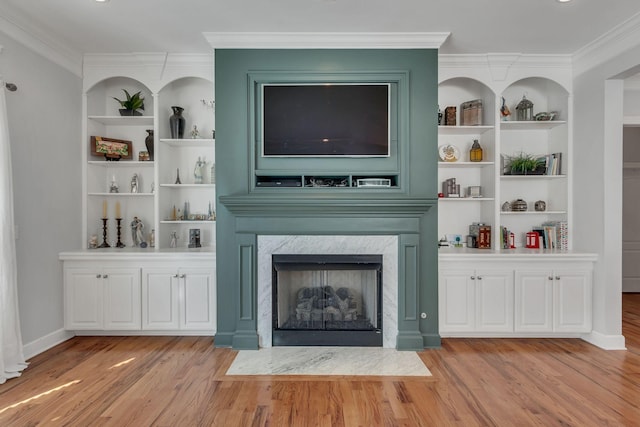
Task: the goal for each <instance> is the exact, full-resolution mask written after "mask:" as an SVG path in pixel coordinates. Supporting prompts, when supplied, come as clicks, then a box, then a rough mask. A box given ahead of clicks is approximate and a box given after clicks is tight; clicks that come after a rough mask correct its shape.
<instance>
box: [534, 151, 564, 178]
mask: <svg viewBox="0 0 640 427" xmlns="http://www.w3.org/2000/svg"><path fill="white" fill-rule="evenodd" d="M538 160H539V161H540V163H544V166H545V175H562V153H551V154H546V155H544V156H540V157H538Z"/></svg>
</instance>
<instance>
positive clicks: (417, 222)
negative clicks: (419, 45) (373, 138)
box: [215, 49, 440, 350]
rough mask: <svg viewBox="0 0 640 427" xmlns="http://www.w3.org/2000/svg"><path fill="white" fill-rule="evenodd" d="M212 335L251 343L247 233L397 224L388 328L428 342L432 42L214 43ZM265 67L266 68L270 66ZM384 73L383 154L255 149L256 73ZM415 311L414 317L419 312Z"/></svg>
mask: <svg viewBox="0 0 640 427" xmlns="http://www.w3.org/2000/svg"><path fill="white" fill-rule="evenodd" d="M215 56H216V58H215V64H216V70H215V86H216V88H215V93H216V191H217V195H218V200H217V203H216V214H217V221H216V245H217V251H216V252H217V287H218V291H217V292H218V298H217V301H218V303H217V304H218V306H217V313H218V314H217V315H218V322H217V323H218V327H217V334H216V338H215V345H216V346H221V347H227V346H228V347H233V348H236V349H255V348H257V347H258V343H259V339H258V335H257V303H258V302H257V288H256V286H257V283H256V282H257V273H256V272H257V265H256V263H257V237H258V236H260V235H267V234H269V235H293V234H299V235H345V234H348V235H382V234H385V235H396V236H398V242H399V243H398V245H399V247H398V303H399V304H398V338H397V343H396V346H397V348H398V349H403V350H416V349H422V348H424V347H435V346H439V345H440V336H439V334H438V320H437V319H438V284H437V274H438V272H437V241H438V236H437V188H436V182H437V119H436V118H437V104H438V101H437V74H438V71H437V50H435V49H362V50H354V49H292V50H286V49H285V50H278V49H275V50H270V49H216V51H215ZM274 76H275V77H274ZM327 76H330V78H332V79H335V78H338V79H340V81H345V80H351V81H356V82H361V81H372V80H373V81H381V80H384V81H386V80H389V81H390V82H391V83H392V85H393V95H392V98H393V102H394V104H393V106H392V110H393V111H392V113H393V117H392V122H393V130H392V134H393V135H392V139H393V141H394V144H395V145H394V146H393V149H392V153H391V156H390V157H388V158H384V159H367V158H329V159H296V158H288V159H287V158H283V159H267V160H265V159H264V158H261V157H260V155H259V152H260V150H259V147H258V144H259V143H260V131H259V118H260V114H261V113H260V111H259V102H258V101H257V99H258V97H259V95H257V94H258V93H259V91H258V89H257V88H256V85H257V84H258V83H257V82H258V81H262V80H265V79H267V80H268V79H272V78H275V79H277V80H278V81H282V80H283V79H287V78H291V79H293V80H295V81H306V80H314V81H318V80H321V79H322V78H324V77H327ZM343 170H344V171H345V173H348V174H373V175H374V176H375V174H380V175H381V176H387V175H392V176H394V177H397V185H396V186H395V187H394V188H378V189H359V188H346V189H345V188H333V189H332V188H322V189H318V188H315V189H310V188H281V189H273V188H271V189H267V188H258V187H256V176H258V175H262V176H264V175H278V174H284V175H287V174H301V175H305V174H308V173H317V174H325V175H330V174H332V173H340V171H343ZM423 313H424V314H426V316H425V318H423V316H421V315H422V314H423Z"/></svg>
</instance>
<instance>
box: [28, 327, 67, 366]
mask: <svg viewBox="0 0 640 427" xmlns="http://www.w3.org/2000/svg"><path fill="white" fill-rule="evenodd" d="M74 335H75V334H74V333H73V332H71V331H66V330H64V329H58V330H57V331H53V332H51V333H50V334H48V335H45V336H43V337H40V338H38V339H36V340H34V341H31V342H30V343H28V344H24V345H23V346H22V352H23V354H24V358H25V359H26V360H29V359H31V358H32V357H33V356H37V355H38V354H40V353H42V352H44V351H47V350H49V349H50V348H51V347H55V346H56V345H58V344H60V343H62V342H65V341H66V340H68V339H70V338H73V337H74Z"/></svg>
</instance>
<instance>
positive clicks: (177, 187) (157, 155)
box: [83, 64, 215, 251]
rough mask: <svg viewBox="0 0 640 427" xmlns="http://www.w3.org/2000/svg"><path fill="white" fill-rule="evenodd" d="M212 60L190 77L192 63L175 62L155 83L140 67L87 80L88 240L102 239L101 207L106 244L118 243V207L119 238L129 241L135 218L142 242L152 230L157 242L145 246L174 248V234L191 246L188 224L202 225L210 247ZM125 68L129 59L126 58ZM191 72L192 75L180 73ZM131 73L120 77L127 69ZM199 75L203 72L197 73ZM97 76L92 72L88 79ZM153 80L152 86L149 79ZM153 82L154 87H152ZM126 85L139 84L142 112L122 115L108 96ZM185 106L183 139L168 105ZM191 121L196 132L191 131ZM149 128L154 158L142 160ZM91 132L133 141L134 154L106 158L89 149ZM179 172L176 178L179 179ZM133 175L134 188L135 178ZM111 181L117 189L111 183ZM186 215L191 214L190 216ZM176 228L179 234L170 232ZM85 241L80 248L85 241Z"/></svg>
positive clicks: (180, 242)
mask: <svg viewBox="0 0 640 427" xmlns="http://www.w3.org/2000/svg"><path fill="white" fill-rule="evenodd" d="M210 65H211V64H208V65H207V69H208V71H209V73H208V76H207V77H206V78H203V77H194V76H193V75H197V74H200V73H193V74H192V72H193V71H194V70H195V68H192V69H191V70H189V67H187V69H183V68H181V69H180V72H175V70H173V71H172V72H170V73H168V74H167V75H170V76H172V77H169V78H168V79H167V80H166V81H164V82H162V83H161V84H158V83H159V82H158V81H156V80H155V79H154V78H151V77H152V76H151V74H146V75H145V73H142V74H139V73H138V72H137V71H135V70H129V71H130V73H127V72H118V73H115V76H113V77H105V78H97V79H96V82H95V83H93V84H90V85H87V89H86V103H85V107H86V109H85V117H86V120H85V132H84V135H85V136H84V138H85V141H86V142H83V144H84V149H83V152H84V153H86V163H85V168H84V176H85V179H84V183H85V184H84V188H85V191H84V194H85V197H84V206H85V208H84V210H85V215H84V227H83V228H84V233H83V239H84V241H85V242H87V243H86V245H87V246H88V242H89V240H90V238H91V236H97V238H98V244H100V243H102V241H103V222H102V217H103V213H104V210H105V209H106V217H107V243H109V244H110V245H111V248H110V250H113V251H122V250H123V248H115V247H114V246H115V245H114V243H115V242H116V239H117V233H116V221H115V217H116V209H118V210H119V212H120V217H121V218H122V221H121V226H122V229H121V240H122V242H123V243H124V244H125V245H126V247H127V248H129V247H130V246H131V245H132V243H133V240H132V237H131V234H132V233H131V231H130V229H129V225H130V223H131V221H132V220H133V217H138V218H139V219H140V220H142V222H143V224H144V234H145V236H146V240H147V244H149V245H150V243H151V232H152V230H153V235H154V241H155V242H154V243H155V245H154V247H150V246H149V247H147V248H146V250H147V251H160V250H163V249H167V248H171V245H172V240H173V241H175V242H177V243H176V246H177V247H176V248H171V249H178V250H179V249H182V250H190V248H188V245H189V243H190V242H189V233H190V229H192V228H197V229H200V244H201V246H202V247H204V248H208V249H209V250H213V248H214V247H215V150H214V147H215V140H214V139H213V130H214V128H215V122H214V117H213V116H214V110H213V105H214V104H213V102H212V101H211V97H212V96H213V83H212V81H211V78H212V73H210V71H211V69H210ZM123 68H124V69H126V68H127V67H126V65H123ZM185 71H188V73H189V74H187V75H184V74H182V75H181V73H184V72H185ZM128 74H129V76H128V77H122V76H127V75H128ZM201 74H203V75H204V73H201ZM93 78H95V77H94V76H90V77H89V79H93ZM153 85H155V86H153ZM152 86H153V87H152ZM123 89H125V90H127V91H128V92H129V93H131V94H133V93H136V92H138V91H140V92H141V96H142V97H144V104H145V105H144V110H142V111H141V113H142V115H141V116H120V115H119V112H118V109H119V108H120V105H119V104H118V102H116V101H115V100H114V99H113V98H114V97H115V98H119V99H122V98H123V96H124V95H123ZM174 105H178V106H181V107H182V108H184V112H183V115H184V117H185V120H186V123H185V132H184V135H183V137H182V138H179V139H178V138H175V137H174V136H173V135H171V133H170V128H169V117H170V116H171V115H172V114H173V110H172V108H171V107H172V106H174ZM194 126H195V127H196V129H195V130H197V134H195V135H193V134H192V132H193V131H194ZM149 131H153V135H154V143H153V151H154V153H153V159H151V160H148V161H144V160H143V161H140V160H139V159H138V155H139V153H140V152H141V151H149V150H148V148H147V145H146V143H145V139H146V137H147V135H148V134H149V133H148V132H149ZM91 136H101V137H105V138H113V139H121V140H125V141H130V142H131V151H132V153H131V155H130V156H129V158H126V159H121V160H119V161H108V160H106V159H105V158H101V157H99V156H95V155H92V154H91V149H90V146H89V144H90V140H91ZM198 159H200V161H201V165H202V168H201V172H202V178H201V180H199V181H196V178H195V177H194V170H195V167H196V162H197V161H198ZM178 173H180V178H181V183H180V184H177V183H176V178H177V174H178ZM134 175H136V176H137V179H138V184H137V188H135V189H133V187H132V180H133V177H134ZM114 184H115V185H116V186H117V188H118V191H117V192H114V191H113V190H112V188H113V186H114ZM185 205H186V206H188V210H189V212H188V213H189V215H188V217H187V218H184V216H181V217H180V218H178V219H176V220H174V217H173V216H172V215H173V211H174V206H175V210H176V211H178V210H179V211H180V213H181V214H182V211H183V210H184V207H185ZM189 218H191V219H189ZM172 234H175V236H176V237H177V239H172V238H171V235H172ZM87 246H85V247H87Z"/></svg>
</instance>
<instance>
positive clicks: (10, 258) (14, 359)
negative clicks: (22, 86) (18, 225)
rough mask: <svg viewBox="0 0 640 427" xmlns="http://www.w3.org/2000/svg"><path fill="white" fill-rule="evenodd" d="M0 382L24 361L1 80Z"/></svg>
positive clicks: (15, 373) (15, 372)
mask: <svg viewBox="0 0 640 427" xmlns="http://www.w3.org/2000/svg"><path fill="white" fill-rule="evenodd" d="M0 85H1V86H0V221H1V222H2V224H1V225H2V227H0V384H2V383H4V382H5V381H6V380H7V379H8V378H14V377H17V376H20V373H21V372H22V370H23V369H24V368H26V367H27V364H26V363H25V360H24V354H23V351H22V336H21V335H20V318H19V316H18V278H17V269H18V267H17V265H16V263H17V261H16V241H15V230H14V223H13V183H12V179H11V147H10V144H9V123H8V120H7V102H6V99H5V86H4V85H5V82H4V81H3V80H2V79H0Z"/></svg>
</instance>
